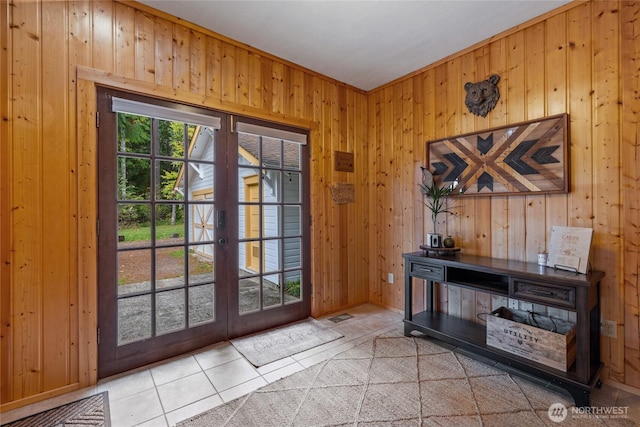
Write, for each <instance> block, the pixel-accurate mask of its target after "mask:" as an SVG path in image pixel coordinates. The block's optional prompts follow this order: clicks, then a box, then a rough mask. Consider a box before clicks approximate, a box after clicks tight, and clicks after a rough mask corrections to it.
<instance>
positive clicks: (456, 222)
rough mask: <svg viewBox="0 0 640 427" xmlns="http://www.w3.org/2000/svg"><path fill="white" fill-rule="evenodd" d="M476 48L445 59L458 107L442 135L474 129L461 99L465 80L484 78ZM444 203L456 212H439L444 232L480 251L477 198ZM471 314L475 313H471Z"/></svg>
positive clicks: (469, 250)
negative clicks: (479, 67) (448, 126)
mask: <svg viewBox="0 0 640 427" xmlns="http://www.w3.org/2000/svg"><path fill="white" fill-rule="evenodd" d="M480 50H481V49H480ZM477 51H478V49H475V50H471V51H469V52H467V53H465V54H463V55H462V56H460V57H459V58H456V59H453V60H451V61H449V62H448V64H454V63H457V66H456V67H455V68H453V67H452V66H449V67H448V68H449V70H448V71H447V73H448V75H449V82H450V87H449V89H448V91H447V92H448V93H449V94H450V98H449V99H448V100H447V107H448V108H449V109H450V110H453V111H457V112H458V114H456V115H455V116H454V117H452V120H454V119H455V122H454V123H451V124H452V125H453V127H452V128H450V129H449V130H448V131H447V135H445V137H446V136H453V135H460V134H464V133H469V132H473V131H474V130H476V119H475V117H476V116H475V115H473V114H472V113H470V112H469V110H468V109H467V107H466V105H465V103H464V99H465V97H466V91H465V89H464V84H465V83H466V82H477V81H480V80H482V79H484V77H482V76H481V75H479V74H478V72H477V63H476V52H477ZM452 132H453V133H452ZM447 205H451V206H453V205H455V206H456V211H457V212H458V215H457V216H453V215H450V214H443V215H442V219H443V220H445V221H446V229H444V230H442V233H443V235H449V234H450V235H452V236H465V237H464V238H459V239H458V240H459V242H458V245H459V246H461V247H463V248H464V252H465V253H469V254H476V255H479V253H478V245H479V239H478V235H477V233H476V227H475V224H476V221H482V218H476V214H477V212H476V198H475V197H464V198H462V197H461V198H454V197H449V198H448V200H447ZM481 215H483V216H484V215H485V214H484V213H481ZM487 217H488V213H487ZM460 240H462V241H460ZM461 292H462V294H465V293H466V292H467V289H462V290H461ZM467 300H468V298H467ZM450 302H451V301H450ZM471 317H475V316H473V315H471Z"/></svg>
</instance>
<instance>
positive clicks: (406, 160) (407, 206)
mask: <svg viewBox="0 0 640 427" xmlns="http://www.w3.org/2000/svg"><path fill="white" fill-rule="evenodd" d="M398 86H399V89H400V90H401V106H400V108H401V109H402V121H401V122H400V124H401V141H400V146H401V147H402V148H401V149H400V150H396V152H398V151H400V152H399V153H398V163H396V164H395V165H394V167H395V169H396V170H398V171H399V172H400V176H399V180H400V181H399V184H400V185H399V188H400V189H401V191H398V193H401V198H400V203H401V204H400V206H398V208H399V212H398V214H399V217H400V218H399V220H400V222H401V224H402V226H401V227H402V234H401V235H400V242H398V249H399V252H400V253H399V254H398V255H397V256H398V258H397V259H394V264H393V277H394V286H393V289H394V291H395V294H396V296H397V305H394V307H402V306H403V304H404V282H403V281H402V280H400V279H401V278H402V276H403V262H402V253H404V252H413V251H415V250H418V246H419V245H420V243H417V242H416V241H415V240H414V237H415V230H414V225H415V223H414V219H413V206H414V200H415V194H416V193H415V187H416V176H415V174H414V168H413V167H412V166H413V165H414V163H415V155H414V152H415V151H414V145H415V144H414V114H415V111H414V106H415V100H414V92H413V80H412V79H405V80H403V81H402V82H401V83H400V84H399V85H398Z"/></svg>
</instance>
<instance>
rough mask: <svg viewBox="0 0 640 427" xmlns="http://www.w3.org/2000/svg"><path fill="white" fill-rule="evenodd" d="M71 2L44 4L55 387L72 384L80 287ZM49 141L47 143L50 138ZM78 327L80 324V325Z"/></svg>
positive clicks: (46, 362)
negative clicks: (75, 295)
mask: <svg viewBox="0 0 640 427" xmlns="http://www.w3.org/2000/svg"><path fill="white" fill-rule="evenodd" d="M67 16H68V15H67V5H66V3H63V2H44V3H42V19H43V20H44V21H45V22H49V23H50V24H51V25H47V26H46V27H44V29H45V30H46V35H45V33H44V32H43V36H44V37H42V62H43V64H46V65H45V66H44V67H43V69H42V99H43V105H42V113H41V114H42V117H41V123H42V133H43V135H46V136H45V137H43V144H42V182H43V183H45V184H44V185H45V188H44V190H45V191H43V192H42V204H41V211H42V219H43V236H42V252H43V256H42V269H43V277H42V283H43V290H42V303H43V305H42V316H43V319H45V321H44V322H43V326H42V334H43V335H42V353H43V354H44V355H46V357H43V360H42V362H43V364H42V377H43V378H42V387H43V389H44V390H52V389H55V388H58V387H63V386H65V385H67V384H69V382H70V379H71V372H70V369H71V368H72V367H71V366H69V364H68V360H69V358H70V354H69V353H70V352H71V351H72V349H73V350H75V348H72V347H71V346H70V345H69V344H70V341H71V339H70V332H71V312H72V311H73V310H76V309H77V308H76V304H74V303H72V301H71V300H70V297H71V293H70V289H72V288H75V287H76V283H75V281H74V280H71V278H72V272H71V271H70V266H71V262H70V260H69V254H70V250H71V248H72V247H74V246H75V244H74V243H75V242H73V241H72V240H71V238H72V237H73V232H72V231H71V230H72V229H74V228H75V223H74V222H73V220H72V219H73V216H72V212H71V211H70V208H71V207H72V206H73V204H74V202H73V201H72V200H70V198H69V188H70V181H71V176H70V169H71V168H70V165H69V160H70V157H71V156H70V151H71V150H72V149H73V146H72V145H71V144H68V135H67V124H68V116H69V111H68V109H67V108H68V103H67V100H66V96H67V93H68V90H69V88H68V86H67V84H68V79H67V72H68V66H67V64H68V58H67V53H68V51H67V50H66V49H65V50H63V51H62V52H60V51H59V50H58V49H57V46H60V45H63V46H64V45H66V41H67V34H68V28H67ZM45 141H46V142H45ZM74 326H77V324H76V325H74Z"/></svg>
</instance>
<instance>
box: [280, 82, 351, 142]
mask: <svg viewBox="0 0 640 427" xmlns="http://www.w3.org/2000/svg"><path fill="white" fill-rule="evenodd" d="M290 73H291V74H290V82H291V83H290V88H291V89H290V91H289V98H290V110H289V114H291V115H292V116H293V117H299V118H303V117H304V113H305V111H304V110H305V105H304V102H305V90H306V88H305V86H304V81H305V73H304V72H303V71H301V70H291V71H290ZM350 94H351V95H353V93H351V92H350ZM355 108H356V107H355V105H354V104H350V107H348V108H347V111H350V112H351V111H352V109H355ZM350 123H351V122H350ZM351 125H352V126H354V125H355V123H351ZM351 150H353V147H351Z"/></svg>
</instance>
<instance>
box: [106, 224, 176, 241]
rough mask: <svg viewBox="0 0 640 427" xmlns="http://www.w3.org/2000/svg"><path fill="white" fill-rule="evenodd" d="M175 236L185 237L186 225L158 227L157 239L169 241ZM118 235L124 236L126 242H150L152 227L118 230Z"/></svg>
mask: <svg viewBox="0 0 640 427" xmlns="http://www.w3.org/2000/svg"><path fill="white" fill-rule="evenodd" d="M174 234H177V235H178V237H184V224H175V225H156V238H157V239H159V240H160V239H168V238H170V237H172V236H173V235H174ZM118 235H120V236H124V241H125V242H136V241H140V240H149V239H150V238H151V227H150V226H148V227H133V228H124V229H121V230H118Z"/></svg>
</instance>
